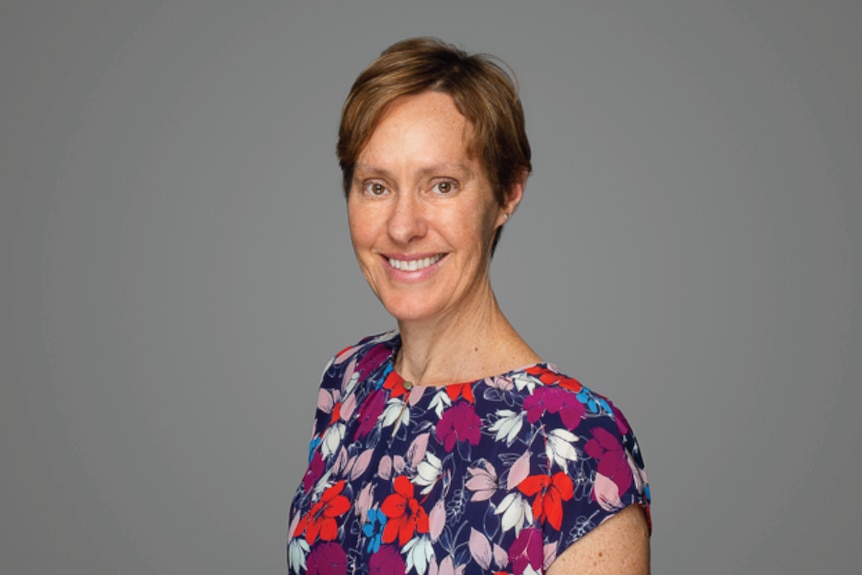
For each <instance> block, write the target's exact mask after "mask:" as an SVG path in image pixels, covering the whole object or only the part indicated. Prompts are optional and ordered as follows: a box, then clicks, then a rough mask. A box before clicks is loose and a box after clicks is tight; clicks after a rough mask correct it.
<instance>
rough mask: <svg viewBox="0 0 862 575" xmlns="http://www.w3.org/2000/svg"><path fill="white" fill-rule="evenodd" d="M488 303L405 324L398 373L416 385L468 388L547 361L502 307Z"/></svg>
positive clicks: (492, 301) (493, 301) (401, 328)
mask: <svg viewBox="0 0 862 575" xmlns="http://www.w3.org/2000/svg"><path fill="white" fill-rule="evenodd" d="M484 299H485V300H486V301H485V302H483V303H481V304H479V305H475V306H471V307H470V308H469V309H468V310H463V311H461V312H460V313H458V314H449V315H447V316H443V317H439V318H435V319H433V320H425V321H422V322H407V321H399V322H398V327H399V331H400V333H401V348H400V349H399V351H398V355H397V357H396V358H395V370H396V371H397V372H398V373H399V375H401V377H403V378H404V379H405V380H408V381H411V382H412V383H413V384H414V385H446V384H450V383H464V382H468V381H475V380H477V379H482V378H484V377H489V376H492V375H497V374H500V373H505V372H507V371H511V370H513V369H516V368H519V367H523V366H525V365H530V364H533V363H537V362H539V361H541V358H540V357H539V356H538V354H536V352H535V351H533V350H532V349H531V348H530V346H529V345H527V343H526V342H525V341H524V340H523V339H522V338H521V336H520V335H518V332H516V331H515V329H514V328H513V327H512V325H511V324H510V323H509V321H508V320H507V319H506V316H505V315H503V312H502V310H501V309H500V307H499V305H498V304H497V300H496V298H495V297H494V294H493V292H490V291H489V297H487V298H484Z"/></svg>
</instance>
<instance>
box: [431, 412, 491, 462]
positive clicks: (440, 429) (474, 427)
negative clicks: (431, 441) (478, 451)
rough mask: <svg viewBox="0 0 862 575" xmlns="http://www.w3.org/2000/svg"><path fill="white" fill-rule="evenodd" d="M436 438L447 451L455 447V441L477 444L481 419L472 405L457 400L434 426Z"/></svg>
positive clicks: (480, 434)
mask: <svg viewBox="0 0 862 575" xmlns="http://www.w3.org/2000/svg"><path fill="white" fill-rule="evenodd" d="M435 432H436V436H437V440H438V441H440V442H442V443H443V447H444V448H445V449H446V451H447V452H449V451H452V449H454V448H455V442H456V441H469V442H470V445H479V440H480V439H481V438H482V420H481V419H480V418H479V416H478V415H476V410H475V409H474V408H473V405H472V404H470V403H466V402H463V401H459V402H458V403H456V404H455V405H453V406H452V407H450V408H449V409H447V410H446V411H444V412H443V416H442V417H441V418H440V421H438V422H437V427H436V428H435Z"/></svg>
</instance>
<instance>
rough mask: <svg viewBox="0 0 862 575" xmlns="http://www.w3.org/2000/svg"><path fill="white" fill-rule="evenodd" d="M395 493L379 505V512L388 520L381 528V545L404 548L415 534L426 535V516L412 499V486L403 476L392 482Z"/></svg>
mask: <svg viewBox="0 0 862 575" xmlns="http://www.w3.org/2000/svg"><path fill="white" fill-rule="evenodd" d="M394 487H395V493H393V494H391V495H389V496H388V497H387V498H386V499H384V500H383V503H382V504H381V505H380V511H382V512H383V514H384V515H385V516H386V517H387V518H388V521H387V522H386V527H384V528H383V537H382V541H383V543H392V542H393V541H395V538H396V537H397V538H398V544H399V545H401V546H404V544H405V543H407V542H408V541H409V540H410V538H411V537H413V535H414V534H415V533H428V514H427V513H425V510H424V509H423V508H422V507H421V506H420V505H419V502H418V501H416V499H415V498H414V497H413V484H412V483H410V480H409V479H407V477H406V476H404V475H399V476H398V477H396V478H395V482H394Z"/></svg>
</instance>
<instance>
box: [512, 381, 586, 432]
mask: <svg viewBox="0 0 862 575" xmlns="http://www.w3.org/2000/svg"><path fill="white" fill-rule="evenodd" d="M524 411H526V412H527V421H529V422H530V423H536V422H537V421H539V419H540V418H541V417H542V415H544V413H545V412H546V411H547V412H548V413H559V414H560V419H561V420H562V421H563V425H565V426H566V427H567V428H568V429H570V430H571V429H575V428H576V427H577V426H578V423H580V421H581V418H582V417H583V416H584V414H585V413H586V408H585V407H584V404H582V403H581V402H580V401H578V398H577V396H575V394H573V393H572V392H570V391H568V390H566V389H563V388H560V387H537V388H536V390H535V391H534V392H533V393H532V394H531V395H529V396H528V397H527V398H526V399H524Z"/></svg>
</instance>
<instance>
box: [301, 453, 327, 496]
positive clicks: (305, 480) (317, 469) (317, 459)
mask: <svg viewBox="0 0 862 575" xmlns="http://www.w3.org/2000/svg"><path fill="white" fill-rule="evenodd" d="M324 467H325V465H324V463H323V456H322V455H321V454H320V452H319V451H315V452H314V456H312V458H311V463H309V464H308V469H307V470H306V472H305V475H304V476H303V477H302V489H303V491H305V492H306V493H308V492H309V491H310V490H311V488H312V486H313V485H314V484H315V483H317V480H318V479H320V477H321V476H322V475H323V470H324Z"/></svg>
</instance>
